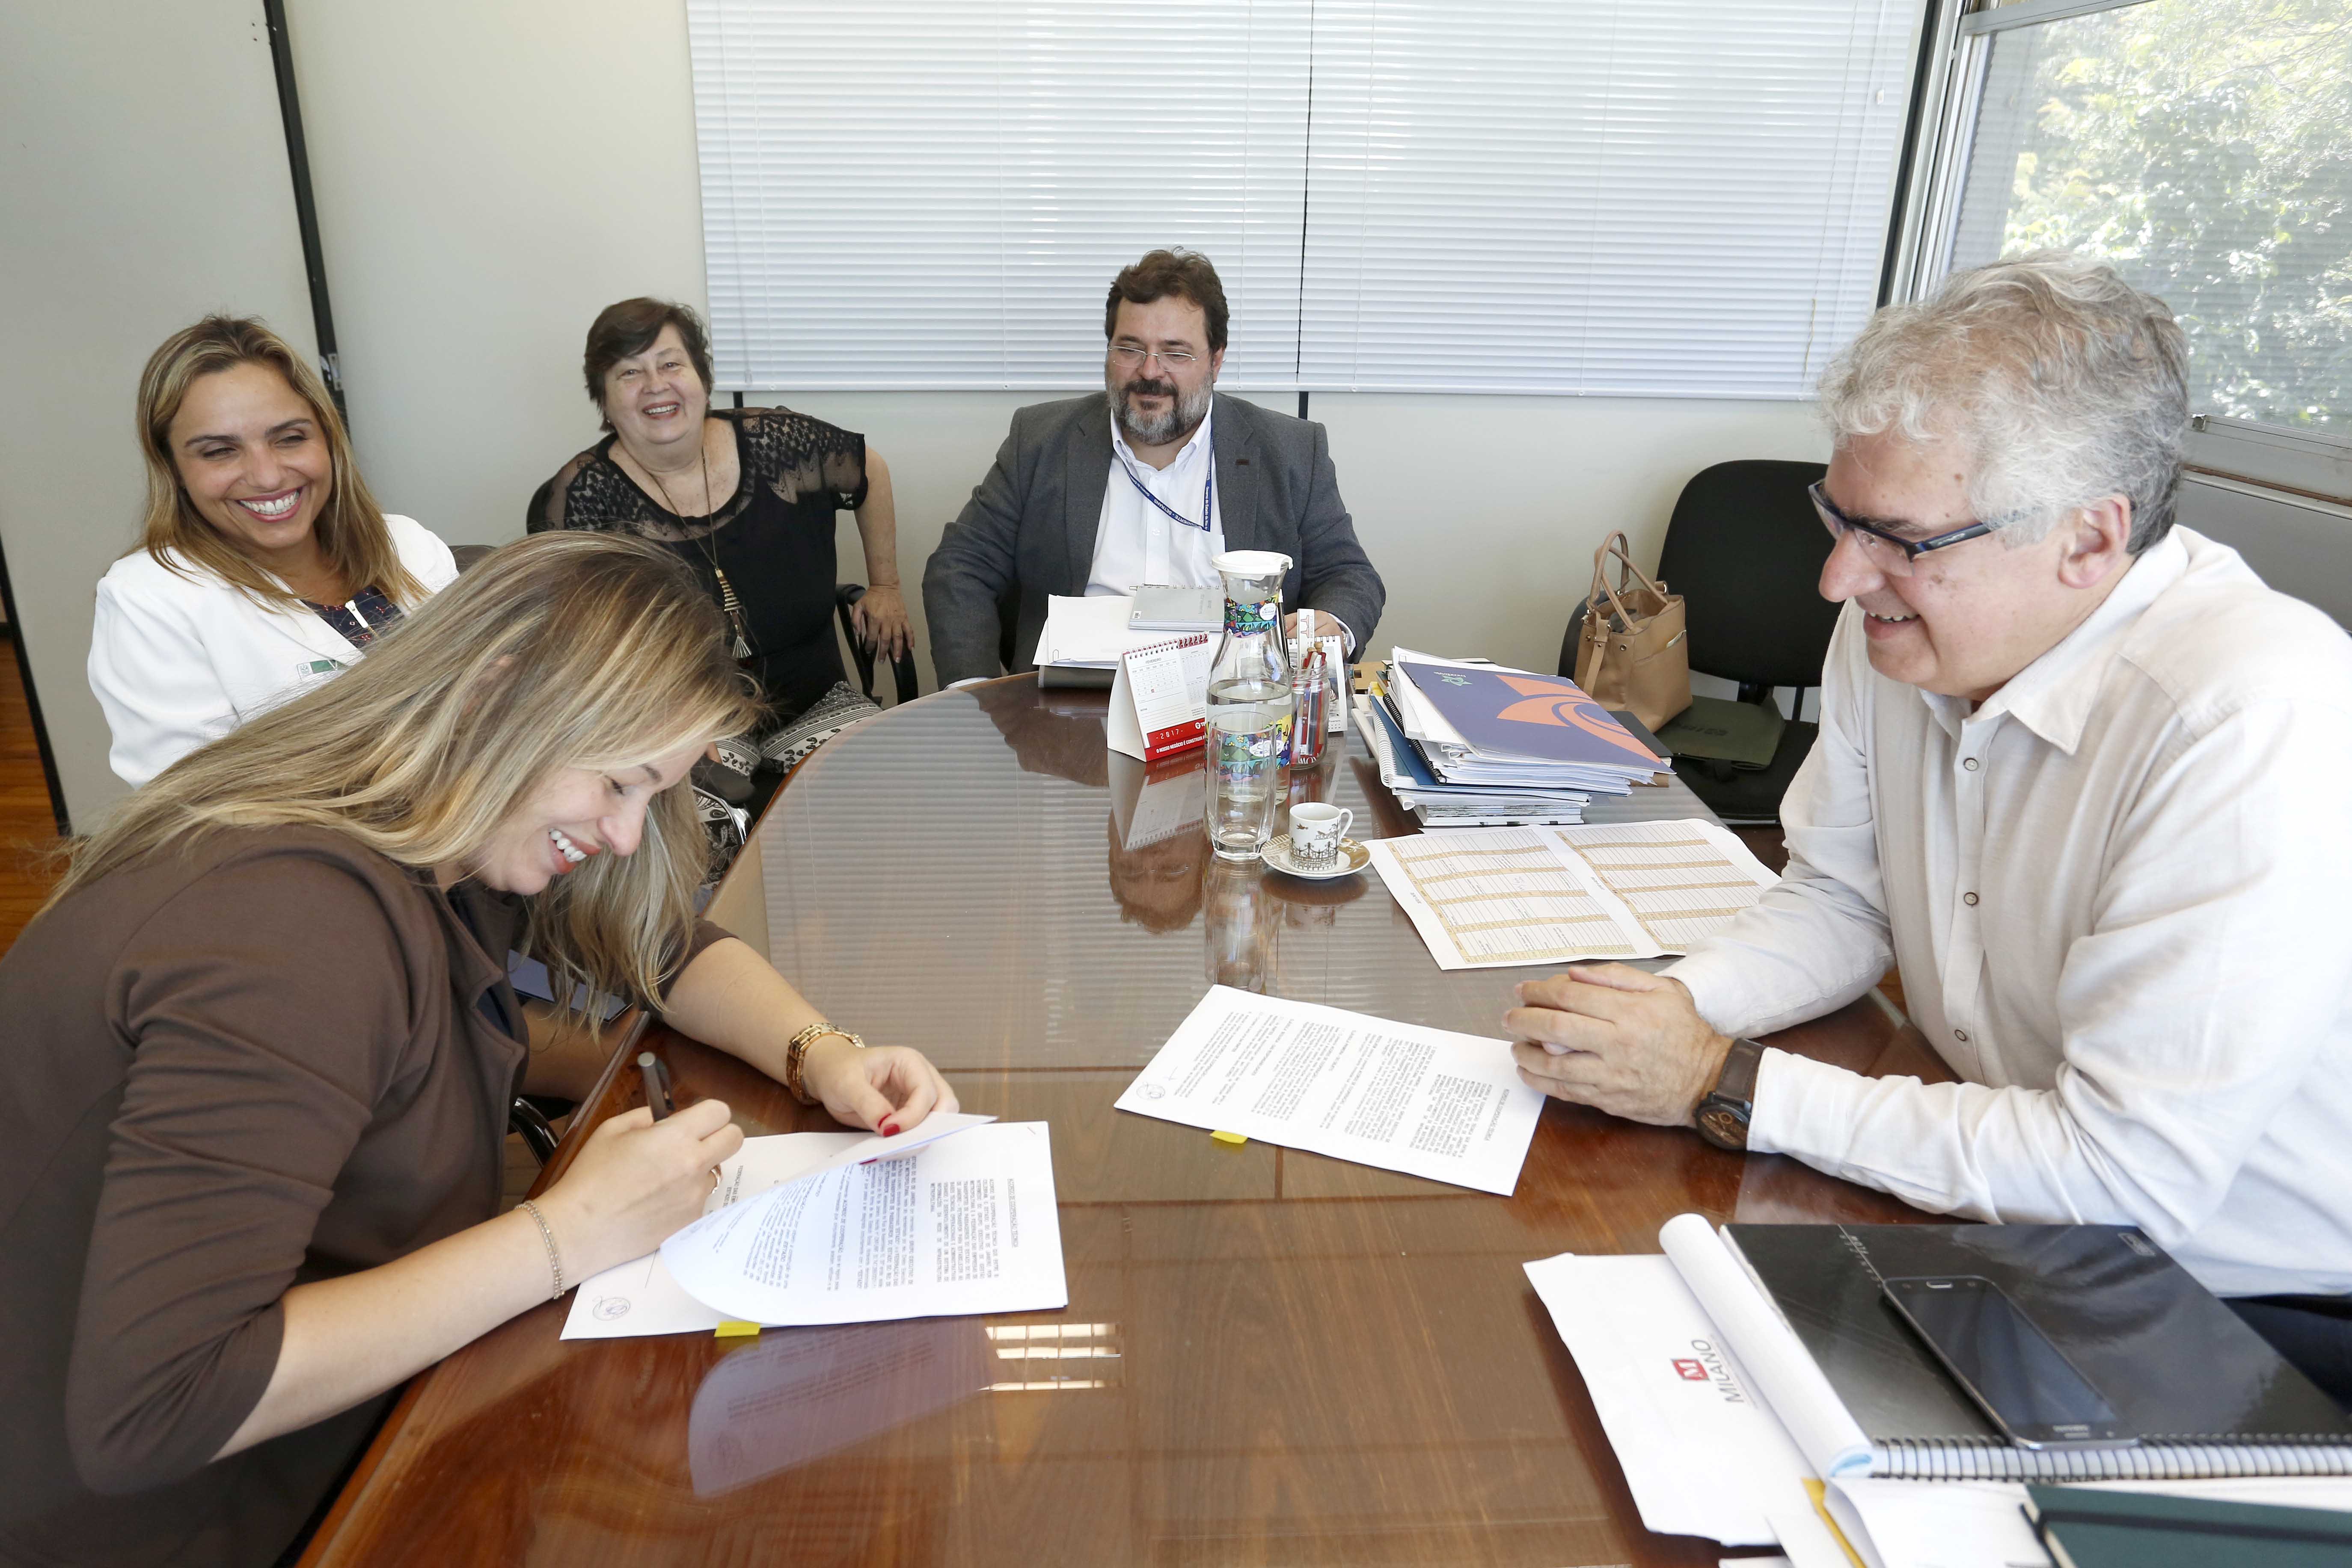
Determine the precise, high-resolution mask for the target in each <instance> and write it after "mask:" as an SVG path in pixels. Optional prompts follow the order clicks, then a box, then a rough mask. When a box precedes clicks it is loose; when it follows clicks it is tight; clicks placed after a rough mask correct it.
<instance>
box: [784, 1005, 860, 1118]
mask: <svg viewBox="0 0 2352 1568" xmlns="http://www.w3.org/2000/svg"><path fill="white" fill-rule="evenodd" d="M827 1035H839V1036H840V1037H842V1038H843V1039H845V1040H847V1041H848V1042H849V1043H850V1044H851V1045H853V1046H855V1047H857V1048H858V1049H859V1050H861V1051H862V1050H864V1049H865V1048H866V1042H865V1041H864V1040H861V1039H859V1038H858V1037H856V1035H853V1034H851V1033H850V1032H849V1031H848V1030H846V1029H836V1028H835V1027H834V1026H832V1025H831V1024H828V1023H826V1022H825V1021H824V1019H822V1018H820V1019H818V1020H817V1021H816V1022H815V1023H814V1024H811V1025H809V1026H807V1027H806V1028H804V1029H803V1030H802V1031H801V1032H800V1033H799V1034H797V1035H794V1036H793V1037H792V1040H791V1042H790V1043H789V1044H787V1045H786V1046H785V1047H784V1088H785V1089H787V1090H789V1091H790V1092H791V1094H792V1097H793V1099H794V1100H799V1101H800V1102H801V1103H802V1104H803V1105H814V1104H815V1103H816V1096H814V1095H813V1094H811V1093H810V1092H809V1091H808V1090H807V1089H806V1088H804V1087H803V1085H802V1082H801V1070H802V1064H803V1062H804V1061H805V1060H806V1059H807V1058H808V1048H809V1045H810V1043H811V1042H812V1041H815V1040H821V1039H823V1038H824V1037H825V1036H827Z"/></svg>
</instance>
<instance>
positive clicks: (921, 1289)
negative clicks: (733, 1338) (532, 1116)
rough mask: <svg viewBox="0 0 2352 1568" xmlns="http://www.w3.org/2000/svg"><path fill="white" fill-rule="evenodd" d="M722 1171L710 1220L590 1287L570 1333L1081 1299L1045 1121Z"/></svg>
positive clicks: (575, 1308)
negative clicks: (1070, 1271) (1065, 1242)
mask: <svg viewBox="0 0 2352 1568" xmlns="http://www.w3.org/2000/svg"><path fill="white" fill-rule="evenodd" d="M951 1135H952V1136H951ZM1068 1304H1069V1288H1068V1286H1067V1284H1066V1282H1065V1279H1064V1276H1063V1271H1062V1233H1061V1225H1060V1219H1059V1215H1058V1212H1057V1210H1056V1209H1055V1200H1054V1166H1053V1160H1052V1155H1051V1152H1050V1148H1049V1144H1048V1142H1047V1138H1046V1131H1045V1123H1044V1122H1042V1121H1023V1122H1000V1121H996V1119H995V1118H994V1117H991V1116H972V1115H968V1114H963V1113H959V1112H944V1111H942V1112H934V1113H933V1114H931V1115H930V1116H928V1117H926V1118H924V1119H923V1121H922V1122H921V1123H920V1124H919V1125H918V1126H916V1127H914V1128H912V1129H910V1130H909V1131H905V1132H901V1133H898V1134H897V1135H896V1136H895V1137H890V1138H881V1137H875V1136H869V1135H867V1134H865V1133H858V1132H792V1133H785V1134H782V1135H779V1136H774V1137H765V1138H749V1139H746V1140H744V1142H743V1147H742V1148H741V1149H740V1151H738V1152H737V1153H736V1154H735V1156H734V1157H733V1158H732V1159H730V1160H729V1161H727V1162H726V1163H725V1164H723V1165H721V1166H720V1167H719V1186H718V1188H717V1190H715V1191H714V1192H713V1193H712V1194H710V1198H709V1202H708V1203H707V1204H706V1205H704V1213H703V1217H702V1218H700V1219H698V1220H697V1221H695V1222H694V1223H693V1224H692V1225H689V1226H687V1227H686V1228H685V1229H684V1230H681V1231H679V1232H678V1233H677V1235H676V1236H673V1237H670V1238H669V1239H668V1240H667V1241H666V1242H664V1243H663V1244H662V1246H661V1249H660V1250H659V1251H657V1252H649V1253H647V1254H646V1256H645V1257H643V1258H638V1259H636V1260H635V1262H631V1263H624V1264H620V1265H617V1266H615V1267H614V1268H607V1269H605V1270H604V1272H603V1273H601V1274H598V1275H596V1276H594V1277H593V1279H587V1280H584V1281H583V1282H582V1284H581V1286H580V1289H579V1290H578V1292H577V1293H576V1294H575V1295H574V1296H573V1297H572V1311H571V1313H570V1315H569V1316H568V1317H567V1318H566V1319H565V1321H564V1325H563V1337H564V1338H565V1339H567V1340H578V1339H615V1338H621V1337H625V1336H629V1335H636V1334H675V1333H686V1332H690V1331H696V1330H699V1331H702V1332H704V1333H709V1332H710V1331H712V1330H714V1329H716V1328H718V1327H719V1325H720V1324H721V1323H723V1322H727V1321H739V1322H746V1323H759V1324H764V1325H784V1324H803V1323H871V1322H887V1321H892V1320H895V1319H900V1318H927V1317H942V1316H957V1315H962V1314H967V1313H976V1312H1019V1311H1032V1310H1046V1309H1051V1308H1056V1307H1064V1306H1067V1305H1068Z"/></svg>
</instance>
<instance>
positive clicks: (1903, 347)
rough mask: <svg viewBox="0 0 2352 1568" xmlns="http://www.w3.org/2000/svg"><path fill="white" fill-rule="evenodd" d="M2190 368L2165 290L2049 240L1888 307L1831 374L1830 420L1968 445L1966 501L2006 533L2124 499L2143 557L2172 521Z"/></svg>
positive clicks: (1849, 428)
mask: <svg viewBox="0 0 2352 1568" xmlns="http://www.w3.org/2000/svg"><path fill="white" fill-rule="evenodd" d="M2188 363H2189V342H2188V339H2187V338H2186V337H2185V336H2184V335H2183V334H2182V332H2181V331H2180V327H2179V323H2178V322H2176V321H2174V320H2173V319H2172V311H2171V310H2170V308H2169V307H2168V306H2167V305H2166V304H2165V303H2164V301H2163V300H2158V299H2157V298H2155V297H2154V296H2153V295H2149V294H2143V293H2141V292H2140V291H2139V290H2138V289H2135V288H2133V287H2132V286H2131V285H2130V284H2128V283H2126V282H2125V281H2124V280H2123V279H2121V278H2119V277H2117V276H2116V272H2115V269H2114V268H2110V267H2108V266H2106V265H2105V264H2104V263H2102V262H2097V261H2093V260H2090V259H2087V258H2083V257H2079V256H2074V255H2071V254H2069V253H2068V252H2065V251H2063V250H2041V251H2035V252H2033V253H2032V255H2028V256H2020V257H2015V258H2011V259H2010V260H2006V261H1997V262H1994V263H1993V264H1992V265H1991V266H1990V267H1979V268H1973V269H1972V270H1969V271H1967V272H1957V273H1954V274H1953V275H1952V276H1951V277H1950V278H1948V279H1945V281H1944V285H1943V287H1942V288H1940V289H1937V291H1936V293H1935V295H1934V296H1933V297H1932V298H1930V299H1927V300H1919V301H1916V302H1915V303H1912V304H1908V305H1890V306H1888V307H1887V308H1886V309H1885V310H1881V311H1879V312H1878V314H1877V315H1875V316H1874V317H1872V318H1871V321H1870V324H1869V325H1868V326H1866V327H1864V329H1863V330H1862V335H1861V336H1860V337H1858V338H1856V339H1854V341H1853V342H1852V343H1850V344H1848V345H1847V346H1846V349H1845V352H1844V353H1841V354H1840V355H1838V357H1837V358H1836V360H1835V361H1833V362H1832V363H1831V365H1830V368H1829V370H1828V371H1827V373H1825V374H1823V375H1822V389H1821V404H1822V417H1823V418H1824V419H1825V420H1827V421H1828V424H1829V427H1830V433H1831V435H1832V437H1834V439H1835V440H1836V441H1837V443H1838V444H1839V445H1840V446H1843V445H1844V444H1845V443H1846V442H1847V441H1848V440H1849V439H1851V438H1852V437H1856V436H1878V435H1885V434H1887V433H1889V432H1892V433H1894V434H1895V435H1897V436H1899V437H1902V438H1903V439H1904V440H1906V441H1911V442H1916V443H1920V444H1923V445H1924V444H1927V443H1929V442H1934V441H1938V440H1944V439H1957V440H1958V441H1959V442H1960V443H1961V445H1962V447H1963V448H1964V449H1965V450H1966V451H1967V452H1968V453H1969V456H1970V458H1972V461H1971V462H1970V463H1969V504H1970V506H1971V507H1972V508H1973V509H1974V510H1975V512H1976V515H1977V516H1978V517H1979V518H1981V519H1983V520H1984V521H1987V522H1990V523H1992V524H1994V525H1995V526H1996V527H1997V528H1998V529H1999V530H2000V532H2001V534H2002V536H2003V538H2004V539H2005V540H2007V541H2008V542H2011V543H2012V544H2023V543H2031V542H2033V541H2035V540H2038V539H2040V538H2042V536H2043V535H2044V534H2046V533H2048V532H2049V531H2050V528H2051V525H2052V524H2053V523H2054V522H2056V521H2058V520H2059V519H2060V518H2062V517H2063V516H2064V515H2065V514H2066V513H2067V512H2069V511H2071V510H2074V508H2076V507H2078V506H2084V505H2086V504H2088V503H2090V502H2092V501H2095V500H2098V499H2100V498H2101V497H2103V496H2110V495H2121V496H2125V497H2127V498H2129V500H2130V501H2131V505H2132V531H2131V541H2130V548H2131V551H2132V552H2133V553H2134V554H2137V553H2138V552H2141V551H2143V550H2146V549H2147V547H2148V546H2149V545H2151V544H2153V543H2155V542H2157V541H2158V540H2159V539H2161V538H2163V537H2164V535H2165V531H2167V530H2168V529H2169V528H2171V526H2172V511H2173V497H2174V492H2175V491H2176V490H2177V489H2179V483H2180V457H2181V446H2182V443H2183V441H2184V440H2185V439H2186V438H2187V436H2188V431H2189V385H2188Z"/></svg>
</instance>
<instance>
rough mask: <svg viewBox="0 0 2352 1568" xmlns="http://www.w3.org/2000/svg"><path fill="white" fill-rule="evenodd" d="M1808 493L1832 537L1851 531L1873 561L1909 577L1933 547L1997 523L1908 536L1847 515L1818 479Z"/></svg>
mask: <svg viewBox="0 0 2352 1568" xmlns="http://www.w3.org/2000/svg"><path fill="white" fill-rule="evenodd" d="M1805 494H1806V495H1807V496H1808V497H1810V498H1811V500H1812V503H1813V510H1815V511H1817V512H1819V513H1821V514H1822V527H1823V528H1826V529H1828V530H1829V531H1830V537H1831V538H1832V539H1843V538H1844V537H1845V536H1846V535H1847V534H1849V533H1851V534H1853V536H1854V537H1855V538H1857V539H1859V540H1860V541H1861V542H1862V550H1863V553H1864V554H1865V555H1867V556H1869V557H1870V563H1871V564H1872V565H1874V566H1875V567H1877V568H1878V569H1879V570H1880V571H1881V572H1884V573H1885V574H1887V575H1888V576H1890V577H1908V576H1909V575H1911V569H1912V563H1914V562H1916V561H1917V560H1918V559H1919V557H1921V556H1922V555H1925V554H1927V552H1929V551H1930V550H1947V549H1949V548H1950V547H1951V546H1953V545H1955V544H1966V543H1967V542H1969V540H1971V539H1981V538H1983V537H1984V536H1985V535H1986V534H1988V533H1990V532H1991V531H1993V529H1994V527H1995V526H1996V525H1995V524H1993V523H1990V522H1972V523H1969V525H1968V526H1967V527H1965V528H1956V529H1953V530H1952V531H1950V532H1948V533H1938V534H1937V535H1935V536H1934V537H1932V538H1929V539H1905V538H1903V537H1902V536H1901V535H1900V534H1895V533H1891V532H1889V531H1886V530H1885V529H1883V528H1881V527H1879V526H1878V525H1877V524H1875V523H1869V522H1863V521H1858V520H1857V519H1854V518H1851V517H1848V516H1846V514H1845V513H1843V512H1842V511H1840V510H1838V509H1837V503H1836V502H1835V501H1832V500H1830V498H1829V492H1828V491H1826V490H1824V489H1822V485H1821V481H1820V480H1818V479H1816V480H1815V481H1813V482H1812V483H1811V484H1810V485H1807V486H1806V487H1805Z"/></svg>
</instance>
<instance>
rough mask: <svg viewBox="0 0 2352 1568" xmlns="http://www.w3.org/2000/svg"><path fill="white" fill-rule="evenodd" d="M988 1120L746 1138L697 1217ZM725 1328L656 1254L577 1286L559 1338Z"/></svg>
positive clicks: (938, 1117)
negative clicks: (892, 1130)
mask: <svg viewBox="0 0 2352 1568" xmlns="http://www.w3.org/2000/svg"><path fill="white" fill-rule="evenodd" d="M995 1120H996V1118H994V1117H993V1116H974V1115H971V1114H970V1113H969V1112H962V1111H936V1112H934V1113H932V1114H931V1115H929V1116H926V1117H925V1118H923V1120H922V1121H920V1122H919V1123H918V1124H916V1125H915V1126H913V1127H910V1128H908V1130H907V1131H904V1132H901V1133H899V1134H898V1135H897V1136H896V1137H892V1138H883V1137H880V1136H877V1134H874V1133H871V1132H784V1133H778V1134H774V1135H772V1136H770V1137H765V1138H746V1139H745V1140H743V1146H742V1147H741V1148H740V1149H738V1150H737V1151H736V1152H734V1154H733V1155H732V1156H731V1157H730V1158H729V1159H728V1160H727V1161H726V1163H723V1164H721V1165H720V1166H719V1184H718V1185H717V1186H715V1187H713V1188H712V1189H711V1192H710V1196H709V1198H707V1199H705V1200H704V1202H703V1205H702V1212H703V1213H704V1214H705V1215H713V1214H717V1213H718V1212H719V1210H721V1209H723V1208H727V1207H729V1206H730V1205H735V1204H739V1203H741V1202H742V1201H743V1200H744V1199H746V1198H749V1197H753V1196H755V1195H757V1194H761V1193H764V1192H766V1191H767V1190H768V1189H769V1188H771V1187H774V1186H780V1185H782V1184H784V1183H787V1182H794V1181H798V1180H800V1179H801V1178H803V1177H804V1176H814V1175H815V1174H817V1173H820V1172H824V1171H832V1170H839V1169H841V1168H842V1167H844V1166H845V1165H850V1164H855V1163H858V1162H860V1161H865V1160H874V1159H888V1158H892V1157H894V1156H896V1155H898V1154H903V1153H905V1152H909V1151H911V1150H915V1149H919V1148H922V1147H923V1146H925V1145H927V1144H929V1143H933V1142H937V1141H939V1140H940V1139H941V1138H945V1137H948V1136H949V1135H950V1134H952V1133H957V1132H962V1131H968V1130H969V1129H971V1128H975V1127H980V1126H982V1125H984V1124H986V1123H988V1122H992V1121H995ZM726 1321H728V1314H727V1313H725V1312H722V1311H720V1310H718V1309H717V1308H716V1307H712V1306H710V1305H709V1304H708V1303H706V1302H703V1301H699V1300H696V1299H695V1298H694V1297H693V1296H692V1295H691V1294H689V1293H688V1290H687V1289H686V1288H685V1287H684V1286H682V1285H680V1284H679V1283H678V1282H677V1279H674V1278H673V1277H672V1276H671V1274H670V1271H669V1269H668V1268H667V1267H665V1266H664V1264H663V1263H662V1260H661V1253H660V1252H659V1251H658V1250H656V1251H653V1252H648V1253H646V1255H645V1256H644V1257H643V1258H632V1259H631V1260H629V1261H628V1262H626V1263H619V1264H615V1265H614V1266H613V1267H612V1268H607V1269H605V1270H604V1272H603V1273H601V1274H596V1275H593V1276H591V1277H590V1278H589V1279H583V1280H582V1281H581V1283H580V1288H579V1289H577V1290H575V1291H573V1292H572V1310H571V1311H570V1312H569V1313H568V1314H567V1315H566V1316H565V1318H564V1321H563V1335H562V1337H563V1338H565V1339H567V1340H614V1339H633V1338H636V1337H638V1336H641V1335H645V1334H683V1333H689V1332H693V1331H701V1332H703V1333H706V1334H707V1333H709V1332H710V1331H712V1330H714V1329H716V1328H718V1327H719V1324H721V1323H723V1322H726Z"/></svg>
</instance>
